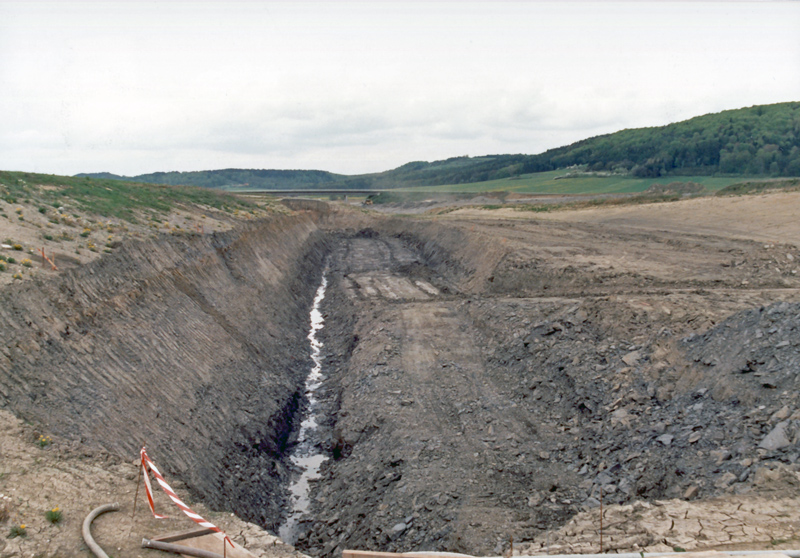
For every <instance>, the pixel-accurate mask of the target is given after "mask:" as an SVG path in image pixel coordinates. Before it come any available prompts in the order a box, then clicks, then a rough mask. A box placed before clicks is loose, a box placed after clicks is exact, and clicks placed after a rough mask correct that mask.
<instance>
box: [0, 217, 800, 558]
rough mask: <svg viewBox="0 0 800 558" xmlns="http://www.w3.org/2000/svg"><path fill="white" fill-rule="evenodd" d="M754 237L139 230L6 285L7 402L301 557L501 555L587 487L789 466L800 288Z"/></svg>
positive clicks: (673, 490) (325, 222)
mask: <svg viewBox="0 0 800 558" xmlns="http://www.w3.org/2000/svg"><path fill="white" fill-rule="evenodd" d="M316 209H319V208H316ZM323 209H324V208H323ZM598 239H600V240H602V243H600V244H598V242H597V241H598ZM631 247H633V248H634V249H635V250H637V252H636V254H635V257H631V258H628V257H622V258H620V257H618V256H617V254H627V250H630V249H631ZM758 248H759V247H758V246H756V245H754V244H752V243H748V242H747V241H729V242H722V241H721V240H720V239H718V238H711V239H704V238H701V237H691V238H689V237H687V238H682V237H680V236H676V235H673V237H672V238H670V239H669V242H668V243H667V242H664V241H663V239H661V238H659V237H655V236H652V235H650V236H648V235H647V234H645V233H635V232H619V231H609V230H596V229H592V228H591V227H588V226H582V225H575V224H573V225H564V224H547V225H543V224H537V223H521V224H516V223H514V224H512V223H481V222H479V221H473V222H461V223H460V222H453V223H449V224H443V223H436V222H430V221H413V222H411V221H406V220H403V219H384V218H368V217H365V216H363V215H356V214H336V213H329V212H326V211H313V212H308V211H305V212H303V211H301V212H298V213H296V214H294V215H290V216H281V217H275V218H273V219H270V220H267V221H265V222H262V223H259V224H257V225H253V226H248V227H246V228H242V229H240V230H237V231H233V232H230V233H226V234H221V235H208V236H191V235H188V236H185V237H170V238H163V239H160V240H157V241H150V242H142V243H136V244H130V245H128V246H125V247H123V249H122V252H121V253H119V254H114V255H111V256H109V257H105V258H103V259H102V260H100V261H98V262H96V263H94V264H91V265H88V266H86V267H83V268H78V269H75V270H71V271H69V272H66V273H64V274H63V275H61V276H59V277H58V278H56V279H54V280H50V281H46V282H40V283H37V284H36V285H35V286H34V288H30V286H26V288H21V287H13V288H10V289H8V290H7V291H5V292H3V293H2V295H0V298H2V300H0V329H1V331H2V343H0V352H1V353H2V356H1V357H0V404H1V405H2V406H3V407H7V408H9V409H11V410H12V411H13V412H14V413H16V414H17V415H18V416H20V417H22V418H24V419H26V420H28V421H30V422H33V423H34V424H37V425H41V426H42V427H43V428H45V429H47V430H48V431H50V432H52V433H54V434H56V435H58V436H61V437H63V438H64V439H69V440H73V441H74V442H75V443H82V444H87V445H93V446H97V447H102V448H104V449H106V450H109V451H111V452H114V453H116V454H118V455H120V456H123V457H125V458H130V459H133V458H134V456H135V455H136V454H137V451H138V449H139V446H140V445H141V444H142V443H143V442H146V443H147V446H148V453H149V454H150V455H151V457H152V458H153V459H154V460H155V461H156V462H157V463H159V465H161V466H162V467H163V468H164V469H166V471H167V473H168V474H169V475H170V476H171V477H173V478H177V479H180V480H181V481H183V483H185V484H186V485H187V486H188V487H189V488H190V489H191V490H192V491H193V492H194V493H195V494H196V495H197V496H198V497H200V498H202V499H203V500H204V501H206V502H207V503H209V504H210V505H211V506H213V507H215V508H218V509H226V510H231V511H234V512H236V513H237V514H238V515H239V516H241V517H243V518H245V519H248V520H251V521H254V522H256V523H259V524H261V525H263V526H265V527H267V528H268V529H270V530H271V531H273V532H278V531H279V530H280V528H281V526H282V525H283V526H284V527H285V528H284V533H290V534H289V535H288V536H290V537H291V538H293V539H296V541H297V545H298V547H299V548H301V549H302V550H304V551H306V552H308V553H310V554H313V555H321V556H336V555H338V554H339V553H340V552H341V550H343V549H344V548H361V549H366V548H371V549H377V550H411V549H417V550H425V549H428V550H446V551H460V552H468V553H470V554H480V553H492V554H498V553H500V552H501V551H503V550H505V549H506V545H507V541H508V539H509V537H510V536H513V537H514V540H515V541H525V540H534V539H536V538H537V537H541V536H542V535H543V534H545V533H547V532H548V531H549V530H550V529H552V528H554V527H556V526H558V525H561V524H563V523H564V522H566V521H567V520H568V519H569V518H570V517H572V516H573V515H574V514H575V513H576V512H578V511H580V510H585V509H591V508H592V507H593V506H595V505H596V503H597V502H598V498H599V494H600V491H601V490H602V493H603V497H604V501H605V502H606V503H624V502H630V501H632V500H635V499H655V498H664V497H681V496H682V495H684V494H687V490H688V489H690V488H691V489H692V492H691V494H692V496H691V497H696V496H701V497H705V496H713V495H715V494H721V493H725V492H746V491H748V490H752V489H753V484H752V479H753V477H755V476H757V475H755V473H754V472H755V468H756V466H757V464H758V463H759V462H760V463H762V464H763V463H765V462H769V463H776V464H777V463H783V464H785V465H787V466H794V464H795V463H797V462H798V461H800V456H798V455H796V454H795V452H794V448H796V439H795V438H794V436H795V432H796V431H798V432H800V415H795V414H793V412H792V409H794V408H800V402H797V401H795V400H796V399H797V395H796V394H798V393H800V390H798V389H797V388H798V387H800V386H797V385H795V384H796V383H797V382H798V381H800V380H798V379H797V378H796V375H791V374H783V375H781V374H780V370H782V368H781V367H783V368H785V369H792V367H795V368H796V367H797V366H800V348H797V345H796V343H793V341H792V339H794V337H792V332H794V331H796V329H797V324H795V321H796V319H797V316H798V315H800V311H798V310H797V309H798V306H797V302H798V300H799V299H800V297H798V295H797V292H798V291H797V289H798V287H800V284H794V283H793V284H791V285H788V286H787V284H786V280H785V279H783V278H782V276H780V275H779V274H776V273H774V272H773V271H771V270H772V269H775V266H774V265H773V263H772V262H771V260H768V259H767V258H765V257H764V256H763V254H762V253H761V252H760V251H759V249H758ZM604 251H605V252H604ZM603 258H608V261H612V260H613V262H614V264H615V266H616V267H615V266H608V265H604V264H603V262H604V261H605V260H603ZM614 258H616V259H614ZM731 258H734V260H735V261H736V265H727V262H729V261H730V260H731ZM792 258H793V259H792V261H794V259H798V258H800V253H798V251H797V250H796V249H794V251H793V252H792ZM685 262H693V265H694V267H691V268H690V267H689V264H687V263H685ZM720 262H722V263H723V265H720ZM678 266H682V267H680V270H681V271H680V273H676V272H675V269H677V268H678ZM779 271H780V270H779ZM323 274H324V277H325V279H324V281H323ZM792 280H795V279H792ZM795 282H796V281H795ZM321 285H324V289H322V291H323V292H324V297H323V296H321V295H320V291H321V288H320V287H321ZM744 285H747V286H746V287H745V286H744ZM780 300H783V301H784V302H783V304H785V305H786V306H780V305H778V306H772V307H768V308H767V309H765V310H763V312H762V311H759V312H757V313H756V315H755V317H754V315H753V312H754V310H753V308H759V307H760V306H762V305H763V306H766V305H768V304H772V303H776V302H777V301H780ZM315 309H316V310H317V311H318V312H317V313H316V314H315V313H314V310H315ZM310 312H311V315H310V314H309V313H310ZM748 312H749V313H748ZM757 319H761V320H762V321H764V324H760V323H759V325H758V329H756V326H754V325H753V323H755V321H757ZM310 320H311V323H310ZM725 320H727V321H725ZM737 320H738V321H737ZM723 322H724V323H723ZM323 324H324V327H319V326H322V325H323ZM718 324H719V325H718ZM743 324H744V325H743ZM745 326H746V327H745ZM747 328H750V329H747ZM751 330H752V332H751V333H752V336H753V338H754V339H755V338H758V339H761V338H762V337H764V341H763V342H762V341H758V342H755V341H754V342H753V343H754V344H750V345H748V343H750V338H749V337H747V336H748V335H750V333H747V332H750V331H751ZM757 331H758V332H761V335H760V336H759V335H758V333H757ZM764 332H771V333H764ZM697 334H701V335H697ZM733 334H736V335H738V336H739V337H736V341H735V343H736V346H741V347H748V350H750V348H752V350H753V351H756V349H758V350H759V351H761V352H758V353H757V355H758V358H757V359H752V358H750V360H748V356H747V355H745V354H741V355H739V356H736V355H733V356H731V355H728V354H726V353H725V352H724V351H723V349H721V348H720V347H725V346H726V339H727V337H726V335H733ZM742 336H744V337H745V339H741V337H742ZM769 337H771V338H773V339H776V340H778V338H780V342H779V343H777V344H773V345H774V347H778V348H777V349H775V348H774V347H773V345H769V344H768V343H767V338H769ZM784 337H785V338H786V339H784ZM759 343H761V344H759ZM762 345H763V346H762ZM778 350H779V351H780V352H779V353H774V351H778ZM317 351H318V352H317ZM715 351H716V352H715ZM770 351H773V352H770ZM762 353H763V354H762ZM773 353H774V354H773ZM729 357H730V358H731V359H734V360H735V362H734V361H733V360H732V361H731V362H730V363H728V362H727V361H726V360H725V359H726V358H729ZM736 359H738V360H736ZM740 361H741V362H740ZM317 365H318V366H319V367H320V368H321V374H322V375H321V376H320V377H317V376H316V375H312V376H311V377H309V372H310V371H312V372H313V369H314V368H315V366H317ZM721 369H724V370H725V371H726V372H725V373H726V374H727V375H726V376H724V377H722V376H720V375H719V374H718V372H719V371H720V370H721ZM731 374H734V376H731ZM763 377H768V378H769V382H766V381H765V380H762V379H761V378H763ZM730 378H733V379H730ZM770 386H772V387H770ZM776 388H777V389H776ZM783 407H787V408H788V409H789V410H788V411H784V410H783ZM309 411H310V412H311V413H312V414H311V415H309V414H307V413H308V412H309ZM775 417H777V418H775ZM780 421H782V422H780ZM777 422H780V423H781V424H782V425H783V426H781V428H782V429H783V430H782V432H783V433H784V434H785V436H784V437H785V438H789V440H790V443H789V444H788V445H784V446H780V447H775V448H771V449H768V450H765V449H764V448H763V447H760V446H759V444H760V443H761V441H762V439H763V438H764V437H765V436H767V434H771V431H772V430H773V428H776V424H777ZM730 425H735V426H734V427H732V428H731V427H730ZM304 460H307V461H310V462H312V464H315V465H318V466H319V471H318V474H319V479H314V478H313V477H314V475H315V471H313V468H312V469H311V470H310V472H309V469H308V468H307V467H305V465H306V462H305V461H304ZM304 472H305V473H307V474H306V475H305V476H304V475H303V473H304ZM751 473H753V474H751ZM304 485H307V486H309V487H310V491H309V492H308V497H307V499H308V502H306V501H305V500H306V493H305V492H304V491H302V490H300V491H299V492H298V491H295V490H294V488H297V487H300V486H304ZM292 493H294V495H295V496H292ZM296 496H299V497H296ZM293 512H296V513H293ZM290 514H293V515H292V516H291V518H289V522H288V523H287V517H288V516H290ZM287 525H288V527H287Z"/></svg>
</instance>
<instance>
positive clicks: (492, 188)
mask: <svg viewBox="0 0 800 558" xmlns="http://www.w3.org/2000/svg"><path fill="white" fill-rule="evenodd" d="M566 174H567V171H564V170H557V171H550V172H540V173H534V174H526V175H522V176H520V177H514V178H504V179H502V180H490V181H487V182H473V183H469V184H447V185H443V186H419V187H416V188H398V189H397V190H396V191H397V192H436V193H461V192H470V193H473V192H474V193H478V192H517V193H536V194H612V193H619V194H622V193H635V192H643V191H645V190H647V189H648V188H649V187H650V186H652V185H653V184H669V183H671V182H696V183H698V184H702V185H703V186H704V187H705V188H706V190H708V191H717V190H721V189H722V188H725V187H726V186H730V185H731V184H736V183H738V182H743V181H746V180H747V178H743V177H741V176H738V177H717V176H669V177H659V178H631V177H627V176H607V177H606V176H575V177H569V178H558V177H562V176H565V175H566Z"/></svg>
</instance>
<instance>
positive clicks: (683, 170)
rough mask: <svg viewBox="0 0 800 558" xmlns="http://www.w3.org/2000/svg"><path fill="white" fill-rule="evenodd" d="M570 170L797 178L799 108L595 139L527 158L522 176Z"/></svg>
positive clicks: (732, 114) (726, 114) (747, 111)
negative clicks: (530, 173) (571, 167)
mask: <svg viewBox="0 0 800 558" xmlns="http://www.w3.org/2000/svg"><path fill="white" fill-rule="evenodd" d="M572 165H586V166H587V167H588V169H589V170H592V171H603V170H605V171H614V172H622V173H630V174H633V175H634V176H638V177H654V176H669V175H687V174H706V175H707V174H715V173H722V174H729V175H758V176H800V103H796V102H792V103H780V104H774V105H761V106H754V107H750V108H743V109H737V110H727V111H723V112H720V113H716V114H706V115H704V116H698V117H696V118H692V119H690V120H686V121H683V122H677V123H674V124H669V125H667V126H660V127H655V128H638V129H632V130H622V131H620V132H616V133H613V134H607V135H603V136H597V137H594V138H589V139H586V140H583V141H579V142H577V143H573V144H571V145H568V146H565V147H560V148H557V149H551V150H549V151H546V152H544V153H542V154H541V155H536V156H533V157H530V158H529V159H528V160H527V161H526V163H525V165H524V169H523V171H524V172H541V171H546V170H553V169H556V168H563V167H569V166H572Z"/></svg>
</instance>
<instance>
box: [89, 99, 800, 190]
mask: <svg viewBox="0 0 800 558" xmlns="http://www.w3.org/2000/svg"><path fill="white" fill-rule="evenodd" d="M571 167H574V168H575V169H580V170H581V171H584V170H585V171H589V172H591V173H607V174H613V175H615V176H620V177H626V176H632V177H636V178H658V177H669V176H712V175H723V176H758V177H787V176H800V102H789V103H779V104H773V105H760V106H753V107H749V108H742V109H735V110H727V111H723V112H719V113H715V114H706V115H704V116H698V117H695V118H691V119H689V120H685V121H683V122H676V123H674V124H669V125H667V126H659V127H651V128H636V129H628V130H621V131H619V132H615V133H612V134H605V135H602V136H596V137H593V138H588V139H585V140H581V141H579V142H576V143H573V144H570V145H567V146H563V147H558V148H555V149H550V150H548V151H545V152H544V153H540V154H538V155H524V154H516V155H509V154H505V155H502V154H498V155H485V156H480V157H468V156H464V157H452V158H450V159H445V160H442V161H433V162H427V161H414V162H410V163H406V164H404V165H402V166H400V167H397V168H396V169H392V170H388V171H384V172H380V173H370V174H361V175H349V176H348V175H341V174H334V173H330V172H327V171H319V170H256V169H223V170H209V171H196V172H156V173H151V174H143V175H139V176H134V177H124V176H118V175H113V174H110V173H93V174H87V175H78V176H90V177H94V178H105V179H119V180H134V181H137V182H146V183H154V184H169V185H192V186H203V187H206V188H221V189H230V190H242V189H249V190H273V189H282V190H283V189H316V188H325V189H330V188H341V189H389V188H409V187H415V186H442V185H459V184H472V183H481V182H487V181H492V180H500V179H505V178H512V177H517V176H521V175H529V174H532V173H541V172H547V171H553V170H556V169H563V168H571Z"/></svg>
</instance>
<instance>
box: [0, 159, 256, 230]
mask: <svg viewBox="0 0 800 558" xmlns="http://www.w3.org/2000/svg"><path fill="white" fill-rule="evenodd" d="M34 195H36V196H41V197H43V198H44V199H42V203H43V204H49V205H51V206H52V207H62V205H64V204H62V200H63V201H64V203H68V204H70V205H73V204H74V205H77V206H78V207H80V208H81V209H83V210H84V211H87V212H89V213H94V214H96V215H102V216H104V217H115V218H118V219H122V220H125V221H128V222H131V223H135V222H136V216H137V213H140V212H156V213H162V214H163V213H168V212H170V211H171V210H173V209H174V208H175V207H177V206H179V205H181V204H195V205H203V206H207V207H212V208H214V209H217V210H219V211H224V212H227V213H231V212H233V211H235V210H248V211H249V210H250V209H252V208H254V207H255V206H254V205H253V204H251V203H249V202H247V201H244V200H240V199H237V198H236V197H234V196H231V195H228V194H225V193H221V192H217V191H213V190H207V189H204V188H195V187H188V186H164V185H156V184H141V183H135V182H123V181H118V180H106V179H95V178H83V177H81V178H78V177H69V176H56V175H50V174H34V173H27V172H10V171H0V197H2V198H3V199H5V200H6V201H8V202H9V203H16V200H18V199H20V198H26V197H31V196H34ZM11 200H13V201H11Z"/></svg>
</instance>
